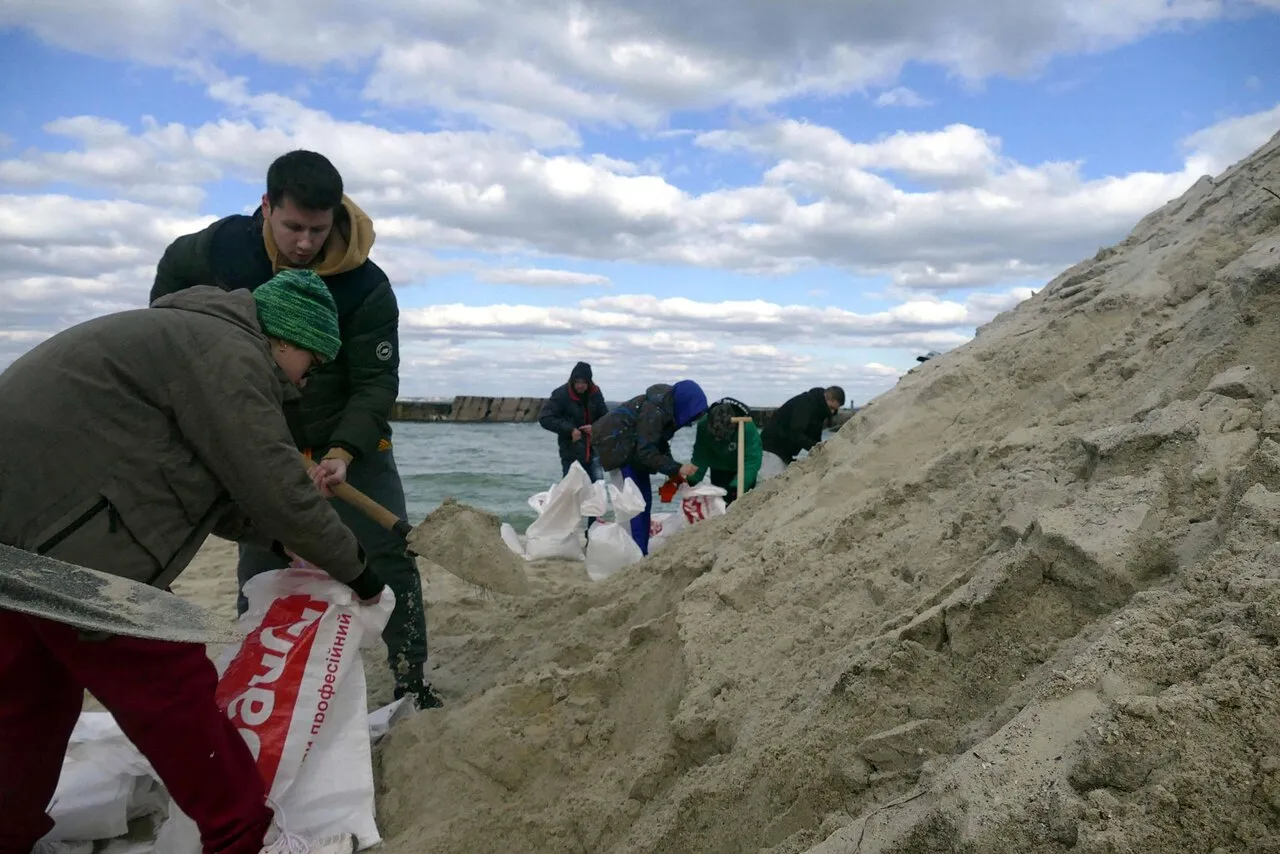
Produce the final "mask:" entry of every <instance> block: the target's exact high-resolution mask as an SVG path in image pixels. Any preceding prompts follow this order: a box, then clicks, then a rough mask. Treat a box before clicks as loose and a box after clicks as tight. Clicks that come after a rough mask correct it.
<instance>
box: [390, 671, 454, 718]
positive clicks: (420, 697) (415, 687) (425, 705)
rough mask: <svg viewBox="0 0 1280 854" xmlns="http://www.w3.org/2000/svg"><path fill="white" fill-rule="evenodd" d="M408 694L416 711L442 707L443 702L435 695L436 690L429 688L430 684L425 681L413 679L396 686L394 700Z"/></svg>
mask: <svg viewBox="0 0 1280 854" xmlns="http://www.w3.org/2000/svg"><path fill="white" fill-rule="evenodd" d="M406 694H408V695H409V696H411V697H412V698H413V704H414V705H415V706H417V707H418V710H419V711H421V710H423V709H438V708H440V707H441V706H443V705H444V700H442V699H440V695H439V694H437V693H436V689H435V688H432V687H431V683H430V682H428V681H427V680H426V679H413V680H411V681H409V682H405V683H403V684H400V685H396V693H395V698H396V699H397V700H399V699H400V698H401V697H403V696H404V695H406Z"/></svg>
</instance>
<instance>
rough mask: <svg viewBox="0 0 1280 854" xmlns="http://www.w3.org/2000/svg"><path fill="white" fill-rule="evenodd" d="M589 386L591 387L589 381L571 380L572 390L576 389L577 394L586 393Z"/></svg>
mask: <svg viewBox="0 0 1280 854" xmlns="http://www.w3.org/2000/svg"><path fill="white" fill-rule="evenodd" d="M589 388H591V383H589V382H587V381H586V380H574V381H573V390H574V391H576V392H577V393H578V394H586V393H587V389H589Z"/></svg>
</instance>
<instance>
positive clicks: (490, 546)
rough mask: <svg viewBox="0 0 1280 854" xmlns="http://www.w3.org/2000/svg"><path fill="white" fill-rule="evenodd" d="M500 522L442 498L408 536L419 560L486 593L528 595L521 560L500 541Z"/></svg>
mask: <svg viewBox="0 0 1280 854" xmlns="http://www.w3.org/2000/svg"><path fill="white" fill-rule="evenodd" d="M501 529H502V521H501V520H500V519H499V518H498V517H497V515H495V514H493V513H490V512H488V511H486V510H480V509H478V508H475V507H470V506H468V505H466V504H459V503H458V502H456V501H454V500H453V499H451V498H449V499H445V501H444V503H442V504H441V505H440V506H439V507H437V508H436V509H435V510H433V511H431V513H429V514H428V515H427V518H425V519H423V520H422V522H421V523H419V525H418V526H417V527H416V528H414V529H413V533H412V534H410V536H409V546H410V547H411V548H412V549H413V551H414V552H415V553H416V554H417V555H418V556H419V557H421V558H424V559H426V560H427V561H430V562H431V563H435V564H437V565H438V566H440V567H441V568H443V569H444V570H446V571H447V572H450V573H452V574H453V575H455V576H457V577H458V578H461V579H464V580H466V581H469V582H471V583H472V584H475V585H477V586H478V587H481V588H483V589H485V590H487V591H491V592H496V593H505V594H508V595H512V596H520V595H524V594H526V593H529V592H530V589H531V588H530V586H529V579H528V578H527V577H526V576H525V573H524V561H523V560H521V559H520V557H518V556H517V555H515V554H514V553H513V552H512V551H511V549H509V548H507V545H506V543H504V542H503V541H502V533H501Z"/></svg>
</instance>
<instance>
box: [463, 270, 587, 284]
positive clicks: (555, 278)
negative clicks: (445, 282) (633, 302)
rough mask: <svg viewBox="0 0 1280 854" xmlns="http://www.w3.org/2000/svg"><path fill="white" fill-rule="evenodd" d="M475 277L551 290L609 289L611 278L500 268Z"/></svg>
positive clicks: (566, 272)
mask: <svg viewBox="0 0 1280 854" xmlns="http://www.w3.org/2000/svg"><path fill="white" fill-rule="evenodd" d="M475 277H476V278H477V279H478V280H479V281H482V282H488V283H489V284H494V285H530V286H532V287H549V288H601V287H609V285H610V282H609V277H608V276H601V275H599V274H598V273H578V272H574V271H573V270H541V269H514V268H505V269H504V268H499V269H490V270H481V271H480V272H477V273H476V274H475Z"/></svg>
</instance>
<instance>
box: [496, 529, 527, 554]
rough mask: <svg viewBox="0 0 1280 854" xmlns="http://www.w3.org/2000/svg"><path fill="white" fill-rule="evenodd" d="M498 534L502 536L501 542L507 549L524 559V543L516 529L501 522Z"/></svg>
mask: <svg viewBox="0 0 1280 854" xmlns="http://www.w3.org/2000/svg"><path fill="white" fill-rule="evenodd" d="M498 533H499V534H500V535H501V536H502V542H504V543H506V544H507V548H509V549H511V551H513V552H515V553H516V554H518V555H520V557H524V541H523V540H521V539H520V535H519V534H517V533H516V529H515V528H513V527H512V526H511V523H510V522H503V523H502V526H501V527H500V528H498Z"/></svg>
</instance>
